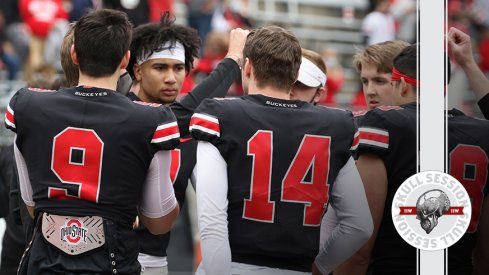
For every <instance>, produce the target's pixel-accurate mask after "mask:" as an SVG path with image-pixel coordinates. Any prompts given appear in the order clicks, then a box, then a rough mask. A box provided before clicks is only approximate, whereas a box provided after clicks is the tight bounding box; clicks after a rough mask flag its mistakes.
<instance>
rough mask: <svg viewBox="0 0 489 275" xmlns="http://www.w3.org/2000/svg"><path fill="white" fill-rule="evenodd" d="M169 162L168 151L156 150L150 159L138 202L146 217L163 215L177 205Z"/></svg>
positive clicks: (169, 155)
mask: <svg viewBox="0 0 489 275" xmlns="http://www.w3.org/2000/svg"><path fill="white" fill-rule="evenodd" d="M170 164H171V153H170V151H158V152H156V154H155V155H154V157H153V159H152V160H151V164H150V165H149V169H148V173H147V175H146V180H145V182H144V185H143V190H142V193H141V200H140V204H139V211H140V212H141V214H142V215H144V216H146V217H148V218H153V219H156V218H160V217H163V216H165V215H167V214H168V213H170V212H171V211H172V210H173V209H174V208H175V207H176V206H177V199H176V198H175V192H174V191H173V184H172V182H171V180H170Z"/></svg>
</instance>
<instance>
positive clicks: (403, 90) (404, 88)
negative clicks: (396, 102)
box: [399, 77, 409, 97]
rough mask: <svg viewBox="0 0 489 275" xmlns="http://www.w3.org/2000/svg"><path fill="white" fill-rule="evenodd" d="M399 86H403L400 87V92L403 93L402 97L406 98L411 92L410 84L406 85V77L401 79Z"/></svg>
mask: <svg viewBox="0 0 489 275" xmlns="http://www.w3.org/2000/svg"><path fill="white" fill-rule="evenodd" d="M399 85H400V86H401V87H399V88H400V91H401V96H402V97H406V96H407V93H408V91H409V86H408V85H409V84H407V83H406V80H404V77H401V81H400V83H399Z"/></svg>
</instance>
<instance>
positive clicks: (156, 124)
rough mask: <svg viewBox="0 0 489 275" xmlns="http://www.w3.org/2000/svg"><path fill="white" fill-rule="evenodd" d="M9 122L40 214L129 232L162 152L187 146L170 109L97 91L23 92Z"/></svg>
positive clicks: (12, 104) (13, 101)
mask: <svg viewBox="0 0 489 275" xmlns="http://www.w3.org/2000/svg"><path fill="white" fill-rule="evenodd" d="M5 122H6V125H7V127H8V128H10V129H12V130H13V131H15V132H16V133H17V139H16V144H17V147H18V148H19V150H20V152H21V153H22V155H23V156H24V158H25V161H26V164H27V170H28V172H29V177H30V181H31V185H32V189H33V199H34V201H35V203H36V205H35V208H36V211H45V212H49V213H54V214H60V215H75V216H87V215H97V216H102V217H104V218H108V219H111V220H113V221H116V222H118V223H120V224H122V225H125V226H128V227H130V226H132V223H133V221H134V218H135V216H136V214H137V213H136V206H137V204H138V202H139V199H140V195H141V189H142V185H143V183H144V180H145V178H146V173H147V170H148V167H149V165H150V162H151V160H152V159H153V156H154V154H155V152H157V151H158V150H171V149H173V148H175V147H176V146H177V145H178V143H179V132H178V126H177V123H176V119H175V116H174V115H173V113H172V112H171V111H170V109H169V108H167V107H165V106H161V105H159V104H145V103H135V102H132V101H130V100H129V99H128V98H126V97H124V96H122V95H120V94H117V93H115V92H113V91H110V90H105V89H99V88H93V87H76V88H69V89H61V90H59V91H45V90H39V89H32V88H29V89H21V90H20V91H19V92H17V93H16V94H15V95H14V96H13V98H12V99H11V101H10V103H9V106H8V111H7V114H6V120H5Z"/></svg>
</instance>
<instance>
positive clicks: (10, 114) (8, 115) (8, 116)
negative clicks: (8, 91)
mask: <svg viewBox="0 0 489 275" xmlns="http://www.w3.org/2000/svg"><path fill="white" fill-rule="evenodd" d="M5 123H7V125H8V126H10V127H13V128H15V120H14V111H12V109H11V108H10V106H7V111H6V112H5Z"/></svg>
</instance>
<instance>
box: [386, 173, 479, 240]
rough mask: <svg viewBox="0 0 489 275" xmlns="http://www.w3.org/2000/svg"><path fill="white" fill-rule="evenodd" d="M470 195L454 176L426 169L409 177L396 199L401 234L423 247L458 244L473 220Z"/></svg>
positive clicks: (394, 210) (394, 217) (396, 221)
mask: <svg viewBox="0 0 489 275" xmlns="http://www.w3.org/2000/svg"><path fill="white" fill-rule="evenodd" d="M471 213H472V208H471V204H470V198H469V195H468V194H467V191H466V190H465V188H464V187H463V186H462V184H461V183H460V182H459V181H458V180H456V179H455V178H454V177H452V176H450V175H448V174H445V173H443V172H438V171H425V172H421V173H418V174H416V175H414V176H411V177H410V178H408V179H407V180H406V181H405V182H403V183H402V184H401V186H400V187H399V189H397V192H396V194H395V195H394V198H393V201H392V212H391V214H392V220H393V222H394V226H395V228H396V230H397V232H398V233H399V235H400V236H401V237H402V238H403V239H404V240H405V241H406V242H408V243H409V244H410V245H412V246H414V247H416V248H418V249H422V250H439V249H445V248H447V247H449V246H451V245H453V244H455V243H456V242H457V241H458V240H459V239H460V238H461V237H462V236H463V235H464V233H465V231H466V230H467V228H468V227H469V223H470V216H471Z"/></svg>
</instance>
